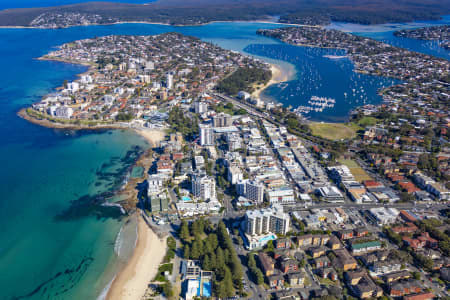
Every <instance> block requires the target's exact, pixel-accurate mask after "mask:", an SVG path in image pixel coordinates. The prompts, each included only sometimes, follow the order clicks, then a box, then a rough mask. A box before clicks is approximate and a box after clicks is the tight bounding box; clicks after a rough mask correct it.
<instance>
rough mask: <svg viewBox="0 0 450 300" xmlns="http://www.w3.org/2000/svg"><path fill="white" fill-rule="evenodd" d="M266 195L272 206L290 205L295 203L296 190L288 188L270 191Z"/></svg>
mask: <svg viewBox="0 0 450 300" xmlns="http://www.w3.org/2000/svg"><path fill="white" fill-rule="evenodd" d="M266 195H267V199H268V201H269V202H270V204H274V203H275V204H277V203H279V204H289V203H294V202H295V196H294V190H293V189H292V188H290V187H288V186H284V187H279V188H275V189H272V190H269V191H267V193H266Z"/></svg>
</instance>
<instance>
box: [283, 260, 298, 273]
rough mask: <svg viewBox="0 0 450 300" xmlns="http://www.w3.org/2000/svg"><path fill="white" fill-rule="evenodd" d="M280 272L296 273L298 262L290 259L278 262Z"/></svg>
mask: <svg viewBox="0 0 450 300" xmlns="http://www.w3.org/2000/svg"><path fill="white" fill-rule="evenodd" d="M280 270H281V272H283V273H284V274H286V273H288V272H295V271H298V262H297V261H296V260H294V259H292V258H285V259H283V260H282V261H281V262H280Z"/></svg>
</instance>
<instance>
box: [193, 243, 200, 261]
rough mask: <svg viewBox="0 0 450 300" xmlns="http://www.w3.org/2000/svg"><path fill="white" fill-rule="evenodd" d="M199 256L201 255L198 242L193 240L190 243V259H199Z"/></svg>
mask: <svg viewBox="0 0 450 300" xmlns="http://www.w3.org/2000/svg"><path fill="white" fill-rule="evenodd" d="M201 254H202V253H201V249H200V245H199V241H198V240H195V241H194V243H192V249H191V258H192V259H199V258H200V256H201Z"/></svg>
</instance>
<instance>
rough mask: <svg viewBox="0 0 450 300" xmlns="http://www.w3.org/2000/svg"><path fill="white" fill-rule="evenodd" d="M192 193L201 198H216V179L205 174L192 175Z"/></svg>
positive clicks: (213, 199) (212, 199)
mask: <svg viewBox="0 0 450 300" xmlns="http://www.w3.org/2000/svg"><path fill="white" fill-rule="evenodd" d="M192 177H193V178H192V194H194V196H195V197H196V198H199V199H202V200H205V201H206V200H211V201H215V200H216V181H215V180H214V178H212V177H209V176H207V175H204V174H201V175H198V174H194V175H193V176H192Z"/></svg>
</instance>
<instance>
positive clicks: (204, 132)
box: [200, 126, 214, 146]
mask: <svg viewBox="0 0 450 300" xmlns="http://www.w3.org/2000/svg"><path fill="white" fill-rule="evenodd" d="M200 145H201V146H212V145H214V129H213V128H211V127H209V126H200Z"/></svg>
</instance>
